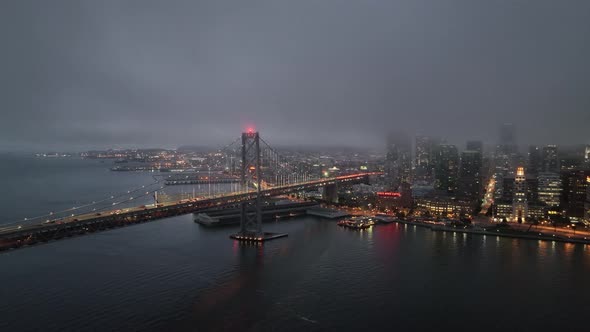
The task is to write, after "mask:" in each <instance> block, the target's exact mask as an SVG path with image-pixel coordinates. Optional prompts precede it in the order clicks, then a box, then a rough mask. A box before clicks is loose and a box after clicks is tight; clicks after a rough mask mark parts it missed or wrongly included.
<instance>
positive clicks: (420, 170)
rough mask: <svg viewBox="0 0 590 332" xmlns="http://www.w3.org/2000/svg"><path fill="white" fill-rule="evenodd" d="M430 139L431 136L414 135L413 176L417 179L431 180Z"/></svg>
mask: <svg viewBox="0 0 590 332" xmlns="http://www.w3.org/2000/svg"><path fill="white" fill-rule="evenodd" d="M432 141H433V140H432V138H430V137H428V136H416V151H415V160H414V163H415V166H416V169H415V172H414V173H415V174H414V178H415V180H417V181H423V182H431V181H432V168H433V165H432V153H433V151H432V148H433V146H432V144H433V142H432Z"/></svg>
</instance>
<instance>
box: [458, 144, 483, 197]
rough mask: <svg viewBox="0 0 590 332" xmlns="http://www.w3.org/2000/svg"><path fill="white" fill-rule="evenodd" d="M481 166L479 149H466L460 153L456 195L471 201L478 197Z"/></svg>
mask: <svg viewBox="0 0 590 332" xmlns="http://www.w3.org/2000/svg"><path fill="white" fill-rule="evenodd" d="M481 167H482V156H481V152H480V151H478V150H467V151H463V152H462V153H461V166H460V168H459V180H458V191H457V195H458V196H460V197H463V198H466V199H469V200H472V201H476V200H478V199H479V197H480V195H481V189H482V185H481V182H482V179H481Z"/></svg>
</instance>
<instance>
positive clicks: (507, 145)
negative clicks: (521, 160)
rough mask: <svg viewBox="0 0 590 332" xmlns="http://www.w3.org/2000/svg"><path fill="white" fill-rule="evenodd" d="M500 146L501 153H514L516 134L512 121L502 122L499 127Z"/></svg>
mask: <svg viewBox="0 0 590 332" xmlns="http://www.w3.org/2000/svg"><path fill="white" fill-rule="evenodd" d="M500 147H501V150H502V152H503V153H505V154H507V155H509V154H512V153H516V150H517V147H516V134H515V129H514V125H513V124H512V123H504V124H503V125H502V127H500Z"/></svg>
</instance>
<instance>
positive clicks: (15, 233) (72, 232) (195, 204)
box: [0, 172, 380, 250]
mask: <svg viewBox="0 0 590 332" xmlns="http://www.w3.org/2000/svg"><path fill="white" fill-rule="evenodd" d="M379 174H380V173H376V172H367V173H358V174H350V175H343V176H337V177H332V178H323V179H318V180H311V181H306V182H302V183H296V184H288V185H282V186H277V187H270V188H266V189H262V190H260V193H259V192H258V191H256V190H251V191H248V192H232V193H225V194H220V195H216V196H212V197H207V198H196V199H185V200H182V201H178V202H168V203H160V204H152V205H145V206H138V207H133V208H129V209H125V210H123V211H121V212H119V211H118V210H112V211H102V212H99V213H87V214H82V215H76V216H73V217H66V218H62V219H58V220H53V221H52V222H50V223H46V222H43V223H39V224H30V225H25V226H10V227H4V228H0V250H6V249H11V248H19V247H23V246H27V245H33V244H38V243H43V242H48V241H51V240H58V239H63V238H67V237H72V236H76V235H82V234H87V233H93V232H97V231H102V230H107V229H111V228H117V227H123V226H128V225H133V224H138V223H143V222H147V221H152V220H156V219H162V218H168V217H173V216H179V215H184V214H189V213H193V212H200V211H204V210H207V209H210V208H215V207H224V206H232V205H237V204H241V203H246V202H251V201H254V200H256V199H257V197H258V195H261V196H262V198H265V197H273V196H280V195H286V194H292V193H297V192H302V191H307V190H313V189H317V188H320V187H328V186H333V185H338V184H357V183H367V182H368V180H369V177H370V176H374V175H379Z"/></svg>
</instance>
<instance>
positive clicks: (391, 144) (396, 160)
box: [385, 133, 412, 190]
mask: <svg viewBox="0 0 590 332" xmlns="http://www.w3.org/2000/svg"><path fill="white" fill-rule="evenodd" d="M411 176H412V162H411V141H410V139H409V138H408V137H407V136H406V135H403V134H399V133H398V134H390V135H389V136H388V137H387V155H386V157H385V178H386V185H387V186H388V188H389V189H390V190H399V189H400V186H401V184H402V183H404V182H407V183H411V181H412V179H411Z"/></svg>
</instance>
